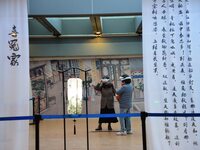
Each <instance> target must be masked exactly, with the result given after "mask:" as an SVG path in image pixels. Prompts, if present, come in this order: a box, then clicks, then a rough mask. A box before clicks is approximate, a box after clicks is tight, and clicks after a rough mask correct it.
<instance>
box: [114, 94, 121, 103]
mask: <svg viewBox="0 0 200 150" xmlns="http://www.w3.org/2000/svg"><path fill="white" fill-rule="evenodd" d="M115 98H116V100H117V101H118V102H119V101H120V99H121V96H120V95H118V94H116V95H115Z"/></svg>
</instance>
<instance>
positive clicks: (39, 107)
mask: <svg viewBox="0 0 200 150" xmlns="http://www.w3.org/2000/svg"><path fill="white" fill-rule="evenodd" d="M40 100H41V98H40V96H38V115H40V111H41V110H40Z"/></svg>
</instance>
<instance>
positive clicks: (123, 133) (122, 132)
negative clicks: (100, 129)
mask: <svg viewBox="0 0 200 150" xmlns="http://www.w3.org/2000/svg"><path fill="white" fill-rule="evenodd" d="M116 134H117V135H126V131H120V132H117V133H116Z"/></svg>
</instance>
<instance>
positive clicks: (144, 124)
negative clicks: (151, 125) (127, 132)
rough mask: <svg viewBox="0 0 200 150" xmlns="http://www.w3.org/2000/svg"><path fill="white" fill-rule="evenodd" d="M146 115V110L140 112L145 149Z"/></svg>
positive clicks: (145, 146)
mask: <svg viewBox="0 0 200 150" xmlns="http://www.w3.org/2000/svg"><path fill="white" fill-rule="evenodd" d="M147 117H148V114H147V113H146V112H141V121H142V143H143V150H147V141H146V118H147Z"/></svg>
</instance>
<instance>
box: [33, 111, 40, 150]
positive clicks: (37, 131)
mask: <svg viewBox="0 0 200 150" xmlns="http://www.w3.org/2000/svg"><path fill="white" fill-rule="evenodd" d="M34 117H35V118H34V120H35V150H40V120H41V115H35V116H34Z"/></svg>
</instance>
